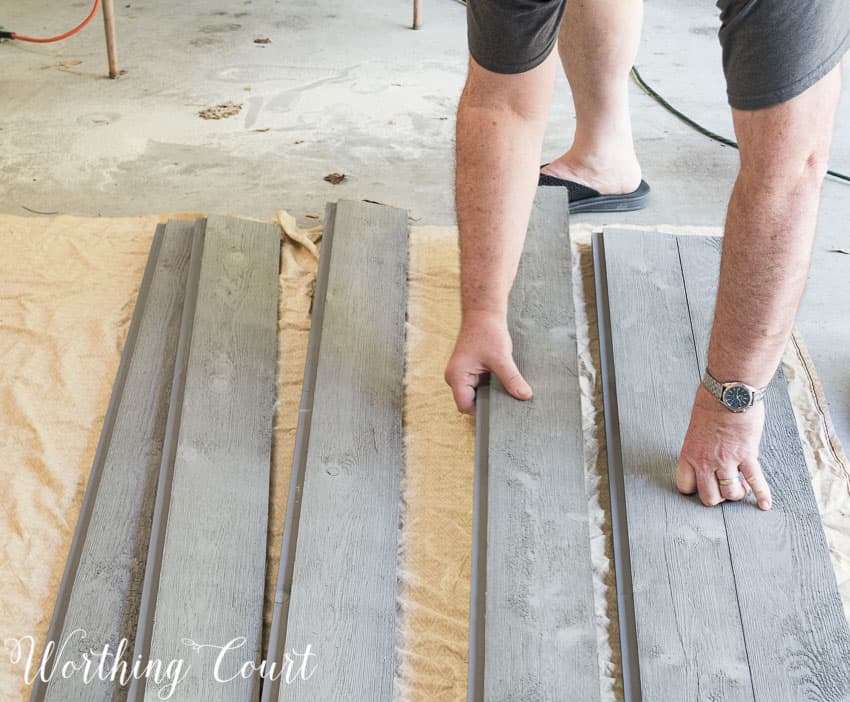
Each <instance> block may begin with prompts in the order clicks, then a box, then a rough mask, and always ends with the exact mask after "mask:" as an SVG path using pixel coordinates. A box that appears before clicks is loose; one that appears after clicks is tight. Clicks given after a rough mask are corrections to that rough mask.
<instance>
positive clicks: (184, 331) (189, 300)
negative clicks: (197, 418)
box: [127, 219, 207, 702]
mask: <svg viewBox="0 0 850 702" xmlns="http://www.w3.org/2000/svg"><path fill="white" fill-rule="evenodd" d="M206 228H207V220H206V219H197V220H195V226H194V233H193V237H192V258H191V262H190V266H189V273H188V276H187V281H186V293H185V295H184V299H183V314H182V319H181V321H180V337H179V339H178V342H177V356H176V359H175V361H174V375H173V378H172V381H171V397H170V398H169V404H168V421H167V423H166V427H165V438H164V440H163V444H162V459H161V461H160V467H159V477H158V481H157V487H156V502H155V503H154V511H153V519H152V524H151V533H150V543H149V544H148V555H147V563H146V565H145V577H144V581H143V583H142V593H141V598H140V603H139V617H138V623H137V625H136V638H135V644H134V648H133V660H134V661H145V662H147V661H150V644H151V634H152V630H153V612H154V608H155V606H156V593H157V587H158V585H159V573H160V565H161V563H162V548H163V542H164V540H165V530H166V526H167V524H168V506H169V503H170V498H171V484H172V481H173V478H174V459H175V457H176V455H177V439H178V436H179V433H180V417H181V415H182V411H183V399H184V395H185V391H186V371H187V370H188V366H189V351H190V349H191V344H192V328H193V327H194V322H195V308H196V304H197V299H198V283H199V279H200V273H201V260H202V258H203V251H204V234H205V232H206ZM144 685H145V682H144V679H143V678H140V677H138V676H134V677H133V679H132V680H131V681H130V684H129V689H128V691H127V700H128V701H129V702H134V701H135V700H140V699H141V698H142V696H143V694H144Z"/></svg>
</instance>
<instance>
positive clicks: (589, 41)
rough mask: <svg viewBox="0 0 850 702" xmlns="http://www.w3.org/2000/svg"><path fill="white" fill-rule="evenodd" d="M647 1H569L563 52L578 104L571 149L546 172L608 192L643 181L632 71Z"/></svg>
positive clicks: (624, 189)
mask: <svg viewBox="0 0 850 702" xmlns="http://www.w3.org/2000/svg"><path fill="white" fill-rule="evenodd" d="M642 21H643V2H642V0H569V2H568V3H567V10H566V13H565V14H564V19H563V21H562V22H561V33H560V36H559V38H558V51H559V53H560V55H561V63H562V64H563V66H564V71H565V73H566V74H567V80H569V83H570V89H571V90H572V94H573V102H574V103H575V108H576V129H575V136H574V138H573V145H572V147H571V148H570V149H569V150H568V151H567V152H566V153H564V154H563V155H562V156H561V157H560V158H558V159H557V160H555V161H553V162H552V163H551V164H550V165H549V166H548V167H547V168H545V169H543V170H544V173H549V174H551V175H554V176H557V177H559V178H567V179H569V180H574V181H576V182H579V183H582V184H584V185H589V186H590V187H592V188H594V189H596V190H598V191H599V192H601V193H604V194H616V193H628V192H631V191H632V190H634V189H635V188H637V186H638V184H639V183H640V166H639V165H638V160H637V156H635V149H634V143H633V141H632V126H631V119H630V116H629V82H628V81H629V71H630V70H631V67H632V64H633V63H634V60H635V56H636V55H637V50H638V44H639V42H640V30H641V23H642Z"/></svg>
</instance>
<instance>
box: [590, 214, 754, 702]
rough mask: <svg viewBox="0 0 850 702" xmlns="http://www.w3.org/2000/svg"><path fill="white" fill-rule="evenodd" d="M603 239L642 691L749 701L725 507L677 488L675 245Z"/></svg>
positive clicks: (679, 363)
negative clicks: (712, 506) (707, 504)
mask: <svg viewBox="0 0 850 702" xmlns="http://www.w3.org/2000/svg"><path fill="white" fill-rule="evenodd" d="M603 242H604V262H605V270H606V274H607V282H608V296H609V299H608V301H609V311H610V322H611V330H610V331H611V334H610V336H611V340H612V346H613V349H612V350H613V361H614V369H615V376H616V400H617V414H618V420H619V427H620V432H619V434H620V436H619V438H620V448H621V457H620V458H621V462H622V467H623V474H624V487H625V491H624V492H625V503H626V516H627V524H628V535H629V550H630V556H631V570H632V593H633V600H634V610H635V623H636V628H637V632H636V634H637V646H638V652H637V655H638V659H639V665H640V682H641V690H642V696H643V699H645V700H647V701H648V702H649V701H654V700H674V699H675V700H695V701H696V700H712V699H716V700H724V701H730V702H731V701H733V700H748V701H751V700H752V699H753V688H752V684H751V680H750V670H749V665H748V660H747V651H746V648H745V645H744V636H743V632H742V628H741V618H740V613H739V611H738V606H737V597H736V589H735V576H734V572H733V568H732V563H731V560H730V557H729V546H728V543H727V539H726V527H725V523H724V518H723V511H722V510H721V509H707V508H705V507H703V506H702V505H701V503H700V502H699V501H698V499H697V498H696V497H685V496H682V495H680V494H679V493H678V491H677V490H676V487H675V483H674V473H675V469H676V464H677V462H678V454H679V449H680V448H681V443H682V439H683V438H684V435H685V431H686V429H687V425H688V420H689V417H690V410H691V405H692V402H693V393H694V391H695V390H696V384H697V382H698V375H697V372H696V369H697V366H698V364H697V359H696V353H695V350H694V341H693V335H692V333H691V327H690V316H689V313H688V303H687V299H686V294H685V288H684V283H683V280H682V269H681V265H680V263H679V253H678V248H677V245H676V240H675V239H674V238H673V237H669V236H665V235H658V234H642V233H638V232H634V231H616V230H610V229H606V230H605V233H604V238H603ZM609 460H610V459H609Z"/></svg>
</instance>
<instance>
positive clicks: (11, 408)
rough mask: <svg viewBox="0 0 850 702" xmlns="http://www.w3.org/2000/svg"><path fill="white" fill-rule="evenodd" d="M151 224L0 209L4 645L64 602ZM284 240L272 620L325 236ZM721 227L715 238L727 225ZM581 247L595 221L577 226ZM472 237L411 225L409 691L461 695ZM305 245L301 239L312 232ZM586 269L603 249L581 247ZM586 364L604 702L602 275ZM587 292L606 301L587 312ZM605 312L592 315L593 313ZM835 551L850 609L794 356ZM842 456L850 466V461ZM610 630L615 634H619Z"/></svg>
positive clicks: (849, 501) (608, 614)
mask: <svg viewBox="0 0 850 702" xmlns="http://www.w3.org/2000/svg"><path fill="white" fill-rule="evenodd" d="M161 219H162V218H160V217H146V218H137V219H79V218H71V217H58V218H54V219H34V218H18V217H8V216H0V252H2V253H0V359H2V363H1V364H0V448H2V454H0V455H1V456H2V461H0V554H2V561H0V564H2V566H3V567H2V568H0V640H5V639H7V638H16V639H18V638H21V637H24V636H27V635H30V636H33V637H34V638H35V641H36V650H37V651H40V649H41V646H42V645H43V640H44V637H45V635H46V632H47V627H48V625H49V622H50V617H51V615H52V611H53V602H54V599H55V596H56V592H57V590H58V587H59V581H60V579H61V576H62V572H63V569H64V565H65V558H66V555H67V551H68V548H69V546H70V542H71V538H72V535H73V530H74V526H75V524H76V518H77V514H78V512H79V508H80V504H81V502H82V496H83V493H84V491H85V487H86V481H87V478H88V473H89V470H90V467H91V461H92V458H93V456H94V450H95V446H96V444H97V440H98V437H99V433H100V425H101V423H102V421H103V416H104V413H105V411H106V406H107V404H108V401H109V396H110V393H111V390H112V382H113V379H114V376H115V372H116V370H117V367H118V362H119V358H120V353H121V347H122V345H123V340H124V336H125V334H126V331H127V327H128V325H129V321H130V317H131V315H132V311H133V306H134V304H135V298H136V294H137V292H138V286H139V283H140V282H141V278H142V273H143V270H144V266H145V262H146V260H147V255H148V250H149V247H150V242H151V238H152V235H153V231H154V227H155V224H156V223H157V222H158V221H161ZM282 223H283V224H284V225H285V226H286V227H287V228H288V229H289V232H290V234H291V235H293V236H292V237H285V240H284V245H283V249H282V256H283V266H282V271H281V280H280V284H281V292H282V294H281V298H280V299H281V305H280V346H279V349H280V363H279V366H278V403H277V413H276V417H275V431H274V446H273V456H272V460H273V470H272V498H271V511H270V525H271V529H270V535H269V548H268V554H269V565H268V576H267V592H268V593H269V595H268V596H267V598H266V612H265V618H266V625H267V629H268V625H269V624H270V621H271V601H272V599H273V592H274V586H275V576H276V573H277V563H278V555H279V549H280V539H281V532H282V525H283V513H284V510H285V505H286V492H287V489H288V485H289V464H290V461H291V457H292V449H293V444H294V438H295V427H296V424H297V416H298V401H299V397H300V386H301V376H302V369H303V361H304V357H305V353H306V346H307V337H308V333H309V309H310V299H311V293H312V288H313V281H314V275H315V270H316V259H315V257H314V255H313V253H312V252H311V251H310V250H309V249H310V248H311V247H310V244H309V243H306V242H305V236H306V237H307V238H309V239H311V240H314V239H316V238H317V236H318V233H317V232H315V231H314V232H307V233H303V232H302V233H298V232H296V231H295V230H294V223H293V222H292V220H291V219H288V218H284V219H283V221H282ZM712 233H714V232H712ZM573 234H574V239H575V240H576V242H586V240H587V237H588V234H589V230H586V229H582V228H574V232H573ZM455 238H456V232H455V230H454V229H453V228H440V229H437V228H429V227H418V228H413V229H412V231H411V283H410V306H409V323H408V359H407V367H408V369H407V373H408V377H407V385H406V403H405V406H406V410H405V429H406V438H405V441H406V451H407V466H406V476H405V481H404V486H403V489H404V499H405V505H404V508H405V517H404V525H403V538H402V549H401V556H400V558H401V565H402V568H403V591H402V595H401V604H402V616H403V627H402V629H403V631H402V636H401V641H400V656H399V657H400V679H399V690H400V692H401V696H402V698H404V699H408V700H417V701H419V700H423V701H424V700H427V701H428V702H432V701H433V700H458V701H460V700H463V699H465V696H466V643H467V623H468V605H469V573H470V553H471V516H472V515H471V506H472V456H473V440H474V426H473V423H472V421H471V420H470V419H469V418H466V417H461V416H459V415H458V414H457V413H456V412H455V411H454V409H453V405H452V402H451V397H450V394H449V393H448V390H447V388H446V387H445V385H444V384H443V381H442V370H443V366H444V363H445V361H446V359H447V357H448V354H449V353H450V351H451V347H452V344H453V341H454V335H455V333H456V329H457V326H458V323H459V316H458V307H459V306H458V292H457V275H458V272H457V249H456V245H455ZM296 240H300V242H301V243H297V241H296ZM576 250H577V253H578V254H579V255H578V256H577V263H579V264H581V265H582V269H583V270H585V271H587V262H588V260H589V259H588V257H587V248H586V245H582V244H581V243H579V244H578V245H577V246H576ZM575 287H576V292H577V298H576V307H577V310H578V314H577V322H578V331H579V352H580V362H581V364H582V367H583V372H582V378H581V382H582V391H583V396H584V411H585V417H584V423H585V435H586V437H587V440H588V443H587V447H586V454H587V455H586V459H587V464H588V471H587V476H588V482H587V485H588V497H589V504H590V508H591V521H592V527H591V534H592V538H593V557H594V570H595V581H596V593H597V615H598V616H597V618H598V624H599V633H600V669H601V671H602V673H603V675H602V678H601V683H602V688H603V692H604V698H603V699H615V697H614V694H615V689H614V688H615V682H614V681H615V679H616V674H617V661H616V659H615V655H614V653H615V652H616V638H615V636H616V632H614V631H612V630H611V628H610V627H611V625H612V624H616V616H615V610H614V609H613V605H612V602H613V600H612V596H611V595H612V592H611V589H610V580H611V573H610V566H609V564H610V553H611V548H610V543H609V537H608V536H607V529H606V525H607V516H606V507H607V485H606V482H605V473H604V470H603V464H602V463H601V461H604V455H602V454H601V453H600V452H599V450H598V446H599V441H600V440H601V438H602V437H601V431H600V428H599V425H598V423H597V418H599V417H601V411H600V405H599V403H598V397H599V393H598V377H597V374H596V369H597V367H598V364H597V362H596V360H595V359H596V358H597V356H596V346H595V337H594V336H593V334H594V329H593V327H594V326H595V325H594V323H593V320H594V319H595V317H594V312H593V310H592V302H593V300H592V294H591V295H590V297H588V296H587V294H586V293H592V287H588V284H587V282H585V283H584V285H582V282H581V279H580V278H579V277H578V276H577V277H576V283H575ZM586 303H589V304H590V305H591V307H590V308H589V309H586ZM588 315H589V317H588ZM786 372H787V373H788V377H789V380H790V382H791V386H792V394H793V396H794V402H795V407H796V409H797V411H798V419H799V420H800V423H801V427H802V429H803V434H804V437H805V441H804V444H805V446H806V449H807V456H808V458H809V466H810V470H811V472H812V476H813V482H814V487H815V493H816V495H817V496H818V501H819V505H820V508H821V511H822V514H823V517H824V525H825V528H826V532H827V538H828V539H829V543H830V549H831V555H832V558H833V563H834V565H835V568H836V572H837V574H838V577H839V581H840V586H841V588H842V595H843V598H844V604H845V609H846V611H847V612H848V613H850V527H848V526H847V524H846V518H845V519H844V520H843V521H844V523H842V512H843V514H845V515H846V514H847V513H850V477H848V464H847V462H846V459H843V455H842V454H841V453H840V450H838V449H837V442H836V441H835V439H834V436H833V435H832V434H831V433H830V431H829V424H828V419H827V418H826V416H825V414H824V413H823V411H822V407H823V402H822V398H821V397H819V396H818V394H817V392H816V388H817V381H816V380H815V379H814V376H813V374H812V373H811V371H810V367H807V366H806V364H805V363H804V362H802V361H801V360H800V359H799V358H796V357H795V353H794V349H793V348H792V349H791V351H790V352H789V354H788V355H787V356H786ZM842 460H843V463H842ZM609 639H610V640H611V641H612V642H613V645H612V644H611V643H609ZM26 698H27V688H26V685H25V684H24V682H23V680H22V670H21V668H20V666H15V665H12V664H11V662H10V660H9V656H8V653H6V654H4V655H3V656H0V700H9V701H10V702H11V701H13V700H23V699H26Z"/></svg>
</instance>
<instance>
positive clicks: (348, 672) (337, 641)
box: [279, 201, 407, 702]
mask: <svg viewBox="0 0 850 702" xmlns="http://www.w3.org/2000/svg"><path fill="white" fill-rule="evenodd" d="M406 298H407V213H406V212H404V211H403V210H398V209H394V208H389V207H384V206H380V205H373V204H368V203H362V202H350V201H341V202H339V203H338V204H337V209H336V218H335V223H334V242H333V249H332V251H331V259H330V274H329V279H328V284H327V293H326V298H325V308H324V324H323V331H322V337H321V345H320V349H319V357H318V366H317V373H316V387H315V394H314V405H313V415H312V422H311V426H312V428H311V432H310V445H309V448H308V454H307V465H306V470H305V478H304V488H303V495H302V498H301V519H300V525H299V530H298V543H297V547H296V554H295V564H294V569H293V582H292V593H291V599H290V608H289V620H288V623H287V632H286V652H287V654H290V655H291V654H293V652H295V653H297V654H303V653H304V652H305V651H307V650H308V646H309V647H310V651H311V652H312V654H313V657H312V658H311V659H310V662H309V668H310V669H312V668H313V667H314V666H315V667H316V668H315V672H314V673H313V674H312V675H311V676H310V677H309V679H307V680H300V679H299V680H297V681H296V682H294V683H292V684H290V685H287V684H282V685H281V686H280V695H279V699H281V700H306V701H309V702H315V701H316V700H328V701H330V700H390V699H392V696H393V673H394V667H395V635H396V616H395V615H396V597H397V581H396V578H397V575H396V563H397V549H398V526H399V511H400V503H401V489H400V480H401V473H402V468H403V446H402V401H403V395H404V393H403V381H404V335H405V316H406V309H407V304H406Z"/></svg>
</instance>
